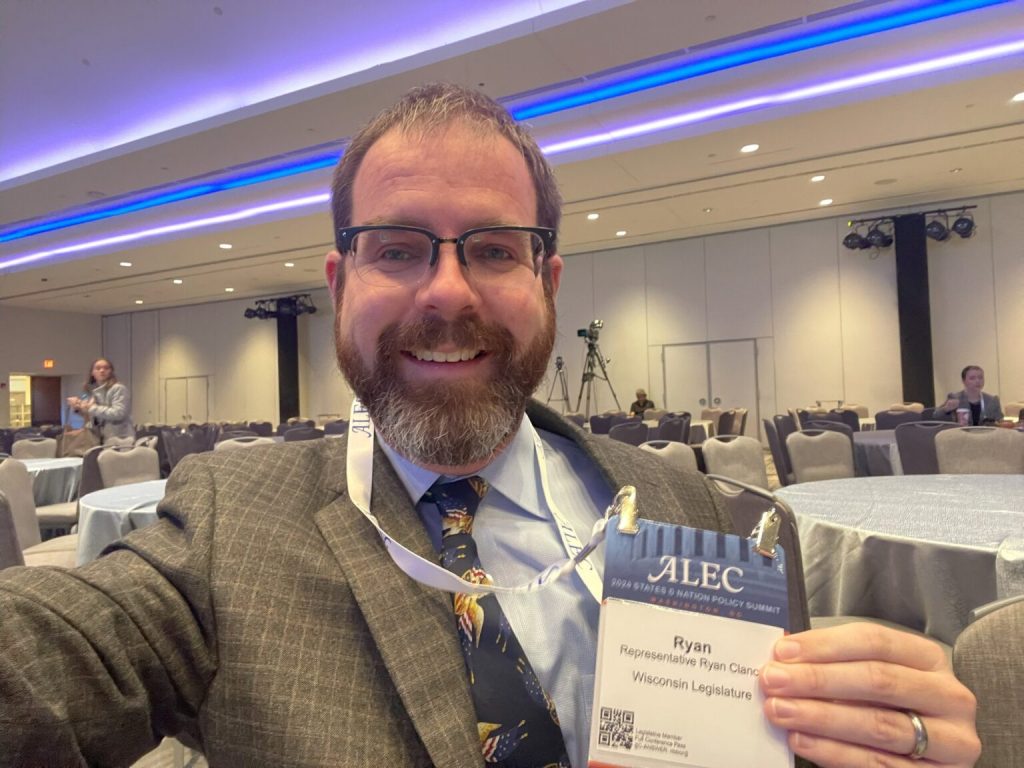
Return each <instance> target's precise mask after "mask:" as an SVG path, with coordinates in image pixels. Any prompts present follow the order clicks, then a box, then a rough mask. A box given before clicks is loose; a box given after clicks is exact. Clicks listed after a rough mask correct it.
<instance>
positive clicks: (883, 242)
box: [864, 224, 892, 248]
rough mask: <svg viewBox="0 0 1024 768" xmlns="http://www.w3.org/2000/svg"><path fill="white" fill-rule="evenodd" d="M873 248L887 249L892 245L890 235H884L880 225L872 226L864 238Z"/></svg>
mask: <svg viewBox="0 0 1024 768" xmlns="http://www.w3.org/2000/svg"><path fill="white" fill-rule="evenodd" d="M864 239H865V240H867V241H868V243H869V244H870V245H871V247H873V248H888V247H889V246H890V245H892V235H890V234H888V233H886V232H885V231H884V230H883V229H882V227H881V224H873V225H872V226H871V229H869V230H868V234H867V236H866V237H865V238H864Z"/></svg>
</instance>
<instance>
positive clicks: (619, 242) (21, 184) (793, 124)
mask: <svg viewBox="0 0 1024 768" xmlns="http://www.w3.org/2000/svg"><path fill="white" fill-rule="evenodd" d="M218 3H219V4H217V5H213V4H209V3H189V4H185V5H183V4H181V3H179V2H175V1H174V0H152V2H148V3H144V4H143V3H138V4H127V5H125V4H115V3H107V2H102V1H101V0H94V1H93V2H83V3H61V4H57V3H5V4H3V6H2V7H0V29H3V30H4V40H3V44H2V45H0V104H3V105H4V108H3V109H0V235H2V233H3V232H5V231H8V230H10V229H12V228H13V226H12V225H15V224H19V225H20V224H30V223H32V222H35V221H37V220H47V219H50V218H56V217H59V216H60V215H61V214H62V213H67V214H71V213H80V212H83V211H84V212H89V211H90V210H93V209H95V208H97V207H102V206H109V205H111V204H112V202H116V201H119V200H120V199H122V198H124V199H133V196H135V195H137V193H139V192H140V191H143V190H155V191H162V190H163V189H164V188H165V187H166V186H167V185H173V184H180V183H181V182H183V181H185V180H189V179H200V180H202V181H208V180H211V179H213V180H216V179H218V178H220V177H221V176H222V175H225V174H227V175H231V174H237V173H239V172H240V171H242V170H245V169H247V168H250V167H252V168H262V167H265V166H266V165H267V164H268V162H270V161H271V160H272V159H273V161H274V162H277V161H281V160H294V159H302V158H305V157H308V156H315V155H322V154H324V153H325V152H327V151H334V152H336V151H338V148H339V147H340V146H341V142H343V140H344V139H345V138H346V137H348V136H351V135H352V134H353V133H354V132H355V131H356V130H357V129H358V127H359V125H361V124H362V123H363V122H364V121H366V120H367V119H368V118H369V117H371V116H372V115H373V114H374V113H375V112H376V111H377V110H378V109H380V108H381V107H383V106H385V105H387V104H389V103H391V102H393V101H394V100H395V99H396V98H397V97H398V96H399V95H400V94H401V93H402V92H404V91H405V90H406V89H407V88H408V87H410V86H412V85H415V84H417V83H421V82H425V81H432V80H450V81H455V82H459V83H463V84H467V85H472V86H474V87H480V88H481V89H482V90H484V91H486V92H487V93H489V94H490V95H492V96H494V97H496V98H499V99H502V100H503V101H505V103H507V104H508V105H510V106H512V107H513V108H515V107H516V106H518V105H521V104H524V103H526V102H528V101H530V100H531V99H532V98H534V97H536V96H537V95H538V92H539V93H541V94H544V93H547V92H549V91H550V90H551V89H552V88H553V87H556V86H560V88H561V90H565V89H571V88H574V87H579V86H580V85H584V84H589V83H601V82H604V81H605V80H607V79H608V77H611V76H617V75H622V74H624V73H627V72H630V71H632V67H633V66H634V65H635V64H636V63H637V62H641V63H642V67H644V68H646V69H650V68H651V67H653V66H656V65H660V64H663V63H664V62H665V61H667V60H669V59H668V58H667V57H669V55H670V54H677V53H679V52H681V53H679V56H678V58H680V60H681V61H683V62H685V61H690V60H692V59H693V58H694V57H699V56H704V55H709V54H714V53H717V52H721V51H728V50H733V49H735V48H737V47H744V46H750V45H754V44H757V43H759V42H761V41H764V40H769V39H776V38H777V37H778V36H780V35H782V36H785V35H788V34H791V33H796V34H799V33H803V32H804V31H815V30H817V29H819V28H820V27H821V25H826V24H835V23H843V22H845V21H847V20H855V19H858V18H860V17H861V16H863V15H864V14H873V13H878V12H879V11H882V12H892V11H896V10H902V9H906V8H908V7H911V8H913V7H921V6H927V5H929V3H927V2H922V1H921V0H913V1H910V0H898V1H897V0H894V1H893V2H859V3H855V4H853V5H850V4H847V3H842V2H831V1H829V0H809V1H802V2H798V1H797V0H774V1H773V2H771V3H757V4H753V3H749V2H745V1H744V0H714V1H712V0H687V2H682V1H681V0H637V1H636V2H620V1H618V0H590V1H588V2H574V0H560V1H557V0H556V1H549V0H533V2H524V1H522V0H491V1H490V2H489V3H486V4H483V3H476V4H474V3H465V2H459V1H458V0H437V2H432V3H414V2H412V1H411V0H376V2H374V3H370V4H368V3H359V4H358V10H353V9H352V8H350V7H349V6H355V5H357V4H355V3H338V2H337V1H336V0H311V1H310V2H308V3H303V4H301V6H297V5H296V4H294V3H283V2H270V1H269V0H268V2H263V3H259V4H251V3H245V2H244V1H243V0H236V1H232V0H218ZM477 6H482V7H483V8H485V9H486V10H479V9H477ZM1022 6H1024V3H1021V2H1009V3H1005V4H1000V5H995V6H993V7H989V8H986V9H982V10H975V11H971V12H967V13H962V14H958V15H955V16H951V17H948V18H945V19H938V20H934V21H928V22H922V23H920V24H916V25H913V26H910V27H905V28H902V29H898V30H892V31H886V32H879V33H875V34H871V35H868V36H864V37H861V38H858V39H854V40H849V41H846V42H838V43H833V44H830V45H827V46H823V47H819V48H815V49H812V50H805V51H803V52H798V53H791V54H788V55H785V56H780V57H777V58H773V59H769V60H766V61H762V62H760V63H756V64H749V65H745V66H739V67H735V68H732V69H728V70H725V71H720V72H717V73H714V74H708V75H703V76H701V77H696V78H693V79H688V80H685V81H682V82H678V83H675V84H670V85H663V86H660V87H657V88H652V89H650V90H647V91H643V92H639V93H634V94H632V95H627V96H620V97H618V98H614V99H610V100H607V101H603V102H599V103H595V104H591V105H589V106H583V107H577V108H574V109H569V110H565V111H562V112H558V113H555V114H551V115H547V116H545V117H539V118H535V119H532V120H530V121H529V122H530V124H531V126H532V128H533V130H534V133H535V135H536V136H537V137H538V139H539V141H540V143H541V145H542V146H545V147H553V146H555V145H557V144H558V143H559V142H562V141H565V140H567V139H570V138H577V137H580V136H586V135H591V134H597V133H601V132H607V131H612V130H615V129H621V128H623V127H624V126H631V125H635V124H637V123H641V122H644V121H649V120H655V119H662V118H665V117H667V116H673V115H681V114H691V115H692V114H693V113H695V112H696V111H697V110H704V109H707V108H711V107H714V108H716V109H718V110H719V111H722V112H724V114H722V115H721V116H717V117H713V118H708V119H703V120H696V121H695V120H690V119H681V120H680V121H679V122H680V124H679V125H677V127H672V128H667V129H664V130H660V131H656V132H651V133H647V134H645V135H639V136H636V137H633V138H625V139H621V140H616V141H612V142H609V143H604V144H601V145H598V146H592V147H590V148H586V149H570V150H566V151H558V152H552V153H551V154H550V155H549V156H550V157H551V160H552V162H553V163H554V164H555V167H556V172H557V174H558V178H559V182H560V185H561V187H562V192H563V195H564V198H565V208H564V210H565V218H564V221H563V228H562V232H561V236H560V243H561V251H562V253H563V254H565V255H568V256H571V254H573V253H580V252H585V251H592V250H597V249H606V248H614V247H619V246H624V245H635V244H637V243H644V242H654V241H659V240H667V239H674V238H681V237H691V236H697V235H703V234H708V233H713V232H721V231H728V230H735V229H743V228H750V227H757V226H764V225H769V224H778V223H783V222H790V221H800V220H806V219H812V218H819V217H840V216H849V215H860V214H863V213H866V212H872V211H892V210H896V209H906V208H913V207H915V206H924V205H930V204H934V203H944V202H948V203H949V204H950V205H953V204H955V203H956V202H957V201H959V200H962V199H966V198H969V197H974V196H978V195H988V194H997V193H1001V192H1008V191H1013V190H1020V189H1024V102H1014V101H1012V97H1013V96H1014V95H1015V94H1017V93H1019V92H1022V91H1024V55H1022V54H1021V53H1019V52H1018V53H1015V54H1012V55H1004V56H1000V57H997V58H992V59H990V60H988V61H977V62H974V63H971V64H968V65H963V66H950V67H947V68H945V69H942V70H936V71H930V72H927V73H925V74H920V75H916V76H909V75H906V73H905V72H904V73H903V74H904V75H905V76H901V77H900V78H898V79H895V80H892V81H890V82H886V83H882V82H877V83H874V84H871V85H868V86H866V87H857V88H853V89H846V90H842V89H839V88H838V86H837V87H836V88H832V87H831V86H829V85H827V84H829V83H835V82H837V81H844V80H845V79H847V78H850V77H853V76H860V75H863V74H864V73H866V72H876V71H879V70H889V71H893V68H896V67H906V66H907V65H909V64H913V63H920V62H926V61H936V60H938V59H940V58H941V57H947V56H949V55H950V54H953V53H961V52H965V51H975V50H979V49H982V48H986V47H991V46H993V45H996V44H1007V45H1014V44H1017V45H1019V44H1020V43H1021V42H1022V41H1024V7H1022ZM299 7H301V9H302V17H301V18H299V17H298V14H297V13H296V8H299ZM381 30H387V34H386V35H385V34H382V33H381ZM675 58H677V57H672V60H674V59H675ZM807 87H812V88H816V89H817V90H815V91H812V92H808V93H805V94H804V97H803V98H800V97H799V96H800V95H799V94H794V93H793V91H794V90H795V89H800V88H807ZM830 91H835V92H830ZM517 94H518V96H517ZM764 94H773V95H774V96H773V98H772V99H771V100H768V101H767V102H765V103H764V105H763V106H758V107H751V106H750V104H749V103H748V105H747V107H746V108H744V109H732V108H731V107H730V106H728V105H735V104H736V103H737V102H740V101H743V100H748V99H750V98H752V97H754V96H759V97H760V96H763V95H764ZM780 94H789V95H786V96H780ZM526 95H529V96H526ZM19 104H20V105H25V108H24V109H17V108H11V105H19ZM750 143H757V144H759V145H760V149H759V150H757V151H756V152H753V153H741V152H740V151H739V150H740V147H741V146H743V145H746V144H750ZM816 174H823V175H824V176H825V179H824V180H823V181H819V182H812V181H811V177H812V176H814V175H816ZM329 176H330V171H329V169H322V170H316V171H310V172H306V173H302V174H298V175H293V176H289V177H286V178H280V179H277V180H273V181H268V182H265V183H262V184H254V185H251V186H244V187H239V188H235V189H232V190H230V191H224V192H219V193H217V194H209V195H205V196H201V197H196V198H193V199H189V200H183V201H180V202H175V203H171V204H167V205H161V206H159V207H153V208H149V209H147V210H142V211H138V212H135V213H129V214H123V215H119V216H116V217H113V218H108V219H103V220H99V221H93V222H90V223H84V224H79V225H76V226H73V227H68V228H63V229H59V230H55V231H52V232H47V233H43V234H36V235H32V236H29V237H24V238H20V239H14V240H10V241H8V242H0V304H3V305H8V306H19V307H33V308H38V309H55V310H57V309H59V310H64V311H78V312H89V313H98V314H114V313H119V312H127V311H136V310H147V309H153V308H160V307H169V306H180V305H186V304H194V303H200V302H208V301H219V300H223V299H225V298H239V297H264V296H274V295H281V294H287V293H294V292H296V291H301V290H308V289H310V288H316V287H320V286H321V285H322V263H323V256H324V253H325V252H326V251H327V250H328V249H329V248H330V247H331V243H332V233H331V223H330V218H329V216H328V214H327V204H326V202H323V200H322V199H320V198H322V196H323V193H324V192H325V191H326V189H327V185H328V180H329ZM306 197H313V198H314V200H316V202H312V203H308V204H305V205H297V206H296V207H294V208H291V209H289V210H281V211H277V212H275V213H272V214H268V215H264V216H253V217H251V218H245V219H237V218H236V219H235V220H227V221H221V222H220V223H209V224H207V225H205V226H201V227H197V228H194V229H189V230H186V231H179V232H176V233H166V234H161V235H159V236H151V237H145V238H142V239H134V240H133V239H127V238H125V239H124V240H123V241H122V242H116V241H117V239H118V238H119V237H121V236H124V235H126V234H128V233H138V232H142V231H146V230H153V229H156V228H160V227H166V226H168V225H172V224H177V223H181V222H185V221H193V220H198V219H210V218H213V217H222V218H227V217H225V214H229V213H237V212H239V211H246V210H252V209H254V208H257V207H259V206H266V205H268V204H272V203H277V202H279V201H283V200H299V199H302V198H306ZM826 198H828V199H831V200H832V201H833V202H832V203H831V204H830V205H826V206H823V205H820V204H819V203H820V201H821V200H823V199H826ZM588 213H598V214H599V218H598V219H597V220H589V219H588V218H587V214H588ZM619 231H625V233H626V234H625V235H622V236H617V235H616V233H617V232H619ZM108 239H109V240H113V241H114V242H109V243H107V244H104V245H96V243H97V242H98V241H102V240H108ZM221 243H230V244H231V245H232V248H231V249H230V250H223V249H221V248H219V247H218V246H219V244H221ZM90 244H91V245H90ZM77 247H81V250H73V248H77ZM62 250H70V252H66V253H61V251H62ZM50 251H57V253H55V254H54V255H52V256H49V257H46V258H39V259H38V260H35V261H30V262H28V263H23V264H20V265H18V266H7V267H5V266H4V263H5V262H8V261H10V260H12V259H18V258H21V257H25V256H33V255H34V254H45V253H48V252H50ZM121 262H126V263H128V262H130V263H131V266H130V267H124V266H120V264H121ZM286 263H289V264H293V265H294V266H291V267H288V266H285V264H286ZM175 279H177V280H179V281H181V282H180V284H177V283H175V282H173V280H175ZM229 288H231V289H233V291H231V292H230V294H229V293H228V292H227V289H229ZM138 302H142V303H141V304H139V303H138Z"/></svg>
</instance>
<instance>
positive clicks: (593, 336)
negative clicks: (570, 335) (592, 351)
mask: <svg viewBox="0 0 1024 768" xmlns="http://www.w3.org/2000/svg"><path fill="white" fill-rule="evenodd" d="M602 328H604V320H591V321H590V325H589V326H587V327H586V328H580V329H579V330H577V331H576V335H577V336H579V337H580V338H581V339H586V340H587V344H594V343H596V342H597V337H598V336H599V335H600V333H601V329H602Z"/></svg>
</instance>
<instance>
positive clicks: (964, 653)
mask: <svg viewBox="0 0 1024 768" xmlns="http://www.w3.org/2000/svg"><path fill="white" fill-rule="evenodd" d="M953 672H954V673H955V674H956V677H957V679H958V680H959V681H960V682H962V683H963V684H964V685H966V686H967V687H968V688H970V689H971V692H972V693H973V694H974V696H975V698H976V699H977V700H978V709H977V712H976V718H975V727H976V728H977V731H978V737H979V738H980V739H981V759H979V760H978V762H977V763H975V768H1004V767H1005V766H1010V765H1024V728H1021V712H1024V597H1016V598H1013V599H1010V600H1008V601H1004V602H1002V603H1001V604H999V607H997V608H995V609H994V610H992V611H990V612H988V613H986V614H985V615H983V616H981V617H980V618H978V619H977V620H976V621H974V623H972V624H969V625H968V626H967V627H966V628H965V629H964V630H963V631H962V632H961V633H960V635H959V636H958V637H957V639H956V644H955V645H954V646H953Z"/></svg>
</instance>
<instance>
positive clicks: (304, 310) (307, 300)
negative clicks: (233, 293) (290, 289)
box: [245, 293, 316, 320]
mask: <svg viewBox="0 0 1024 768" xmlns="http://www.w3.org/2000/svg"><path fill="white" fill-rule="evenodd" d="M315 312H316V305H315V304H313V297H312V296H310V295H309V294H308V293H300V294H296V295H294V296H280V297H278V298H276V299H257V300H256V305H255V306H254V307H246V309H245V317H246V319H248V320H253V319H256V320H273V319H276V318H278V317H298V316H299V315H312V314H314V313H315Z"/></svg>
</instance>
